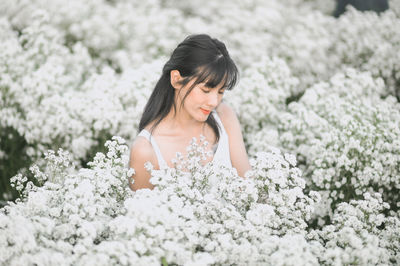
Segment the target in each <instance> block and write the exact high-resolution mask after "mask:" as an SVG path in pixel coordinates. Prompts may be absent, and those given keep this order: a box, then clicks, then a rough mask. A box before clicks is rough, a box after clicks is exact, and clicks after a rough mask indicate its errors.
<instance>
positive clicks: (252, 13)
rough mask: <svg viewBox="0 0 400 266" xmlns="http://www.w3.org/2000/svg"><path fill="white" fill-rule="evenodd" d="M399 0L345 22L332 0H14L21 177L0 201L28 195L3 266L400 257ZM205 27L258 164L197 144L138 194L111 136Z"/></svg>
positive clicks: (17, 210)
mask: <svg viewBox="0 0 400 266" xmlns="http://www.w3.org/2000/svg"><path fill="white" fill-rule="evenodd" d="M389 2H390V9H389V10H387V11H385V12H383V13H380V14H379V15H378V14H375V13H372V12H360V11H356V10H355V9H353V8H351V7H350V8H349V10H348V11H347V12H346V13H345V14H343V15H342V16H341V17H340V18H339V19H335V18H333V17H332V16H330V15H329V14H330V13H331V12H332V10H333V8H334V4H335V3H336V1H333V0H331V1H322V0H270V1H264V0H249V1H243V0H221V1H209V2H204V1H200V0H194V1H176V0H171V1H164V0H152V1H147V2H143V1H131V0H113V1H109V0H88V1H80V0H70V1H62V0H53V1H46V0H30V1H26V0H21V1H14V0H2V1H0V62H1V64H0V176H1V178H2V180H1V185H2V186H1V188H2V189H3V188H4V187H6V188H7V187H9V181H11V185H12V186H13V188H14V189H15V190H11V188H10V189H8V190H7V189H6V191H3V190H2V191H0V193H1V195H0V196H1V197H3V198H5V197H8V198H10V199H11V198H13V196H14V198H15V197H16V196H17V195H16V194H18V195H19V199H17V200H16V202H15V203H11V202H9V203H8V206H6V207H4V208H2V209H1V211H0V231H1V234H0V264H10V265H26V264H28V265H29V264H40V265H47V264H49V265H50V264H55V263H59V264H60V265H71V264H72V265H88V264H99V263H100V264H101V263H103V264H104V265H110V264H123V265H130V264H137V265H160V263H162V264H166V263H175V264H185V265H198V264H204V265H207V264H216V265H220V264H223V265H226V264H273V265H280V264H281V265H287V264H298V263H299V262H301V263H303V264H313V265H316V264H394V265H396V264H399V263H400V257H399V254H400V250H399V246H400V245H399V239H400V235H399V232H400V229H399V228H400V214H399V205H398V204H399V196H398V195H399V190H400V179H399V176H400V170H399V169H400V168H399V167H400V166H399V161H400V143H399V139H400V131H399V128H400V126H399V123H400V113H399V112H400V109H399V103H398V102H399V99H400V96H399V95H400V94H399V84H400V78H399V69H400V66H399V62H400V58H399V53H398V52H397V51H398V50H399V48H400V47H399V44H400V34H399V31H398V30H397V29H398V28H399V27H400V24H399V23H400V5H399V1H398V0H390V1H389ZM210 14H212V15H210ZM200 32H203V33H208V34H209V35H210V36H213V37H216V38H218V39H220V40H222V41H224V43H226V45H227V48H228V50H229V53H230V55H231V57H232V58H233V59H234V61H235V62H236V63H237V64H238V67H239V69H240V70H241V72H242V73H241V74H242V75H241V80H240V83H239V84H238V88H235V89H234V90H233V91H232V92H227V93H226V96H224V100H226V101H227V102H228V103H229V104H230V105H231V106H232V107H233V109H234V110H235V111H236V113H237V114H238V117H239V120H240V123H241V125H242V129H243V135H244V139H245V144H246V146H247V148H248V152H249V155H250V156H251V157H252V160H251V164H252V167H253V169H252V171H249V172H248V173H247V175H246V177H245V178H242V177H239V176H238V174H237V172H236V171H235V170H234V169H228V168H224V167H223V166H221V165H218V164H216V163H214V162H210V163H207V164H203V163H202V162H204V158H207V154H205V153H204V151H205V150H204V146H202V144H201V142H202V140H200V143H197V142H196V141H194V142H193V143H192V146H191V148H190V150H189V154H190V156H189V158H183V157H178V158H177V161H176V166H177V167H176V169H162V170H152V169H151V166H150V165H149V170H151V174H152V179H151V181H152V182H153V183H154V184H155V185H156V187H155V189H154V190H153V191H149V190H141V191H137V192H131V191H130V190H129V188H128V181H132V180H131V176H132V174H133V173H134V170H133V169H128V167H127V160H128V159H127V158H128V157H127V153H128V146H127V145H125V144H124V140H123V139H121V138H114V139H112V136H122V137H123V138H124V139H126V140H127V142H128V143H130V142H131V141H132V140H133V138H134V137H135V133H136V131H137V128H138V123H139V118H140V116H141V112H142V110H143V107H144V104H145V103H146V100H147V99H148V97H149V94H150V93H151V90H152V88H153V87H154V85H155V83H156V82H157V78H158V77H159V76H160V74H161V69H162V64H163V63H164V62H165V61H166V60H167V59H168V57H169V55H170V53H171V51H172V49H173V48H174V47H175V46H176V44H177V40H182V39H183V38H184V37H185V36H187V35H189V34H193V33H200ZM349 67H351V68H352V69H349ZM393 96H396V98H397V99H396V98H395V97H393ZM110 139H111V140H110ZM104 143H106V144H107V145H106V148H104V147H105V146H104ZM203 144H204V143H203ZM49 150H50V151H49ZM280 150H281V151H282V152H281V151H280ZM290 154H293V155H290ZM297 162H298V163H297ZM31 163H33V164H31ZM296 165H297V167H296ZM82 167H83V168H82ZM302 173H304V175H303V177H304V178H303V177H302ZM15 174H16V175H15ZM12 176H14V177H12ZM315 191H317V192H318V193H317V192H315ZM11 192H13V195H11V196H10V194H11ZM14 192H15V193H14ZM377 193H378V194H377ZM1 200H2V199H0V204H1V205H4V204H5V203H4V201H1ZM388 204H389V205H388ZM310 225H312V226H313V227H314V229H311V228H310V227H309V226H310Z"/></svg>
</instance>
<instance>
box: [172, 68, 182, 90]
mask: <svg viewBox="0 0 400 266" xmlns="http://www.w3.org/2000/svg"><path fill="white" fill-rule="evenodd" d="M170 77H171V85H172V87H174V88H175V89H179V88H180V87H181V84H180V81H181V79H182V77H181V73H179V70H171V72H170Z"/></svg>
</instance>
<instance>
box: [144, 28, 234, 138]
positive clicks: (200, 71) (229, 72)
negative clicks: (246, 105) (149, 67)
mask: <svg viewBox="0 0 400 266" xmlns="http://www.w3.org/2000/svg"><path fill="white" fill-rule="evenodd" d="M171 70H178V71H179V73H180V74H181V76H182V77H183V79H182V81H181V85H182V86H185V85H186V84H188V83H189V82H190V81H191V80H192V79H194V82H193V84H192V85H191V86H190V88H189V89H188V91H187V93H186V94H185V96H184V97H183V99H182V102H181V105H183V103H184V101H185V99H186V97H187V96H188V95H189V93H190V92H191V91H192V90H193V88H194V87H195V86H196V85H197V84H199V83H203V82H205V86H206V87H209V88H215V87H216V86H218V85H219V84H220V83H221V82H223V86H222V88H225V89H227V90H231V89H232V88H233V87H234V86H235V84H236V82H237V80H238V77H239V72H238V69H237V67H236V65H235V63H234V62H233V60H232V59H231V58H230V56H229V53H228V51H227V49H226V47H225V44H223V43H222V42H221V41H219V40H217V39H214V38H211V37H210V36H209V35H206V34H198V35H190V36H188V37H186V38H185V40H184V41H183V42H181V43H180V44H179V45H178V46H177V47H176V48H175V50H174V51H173V52H172V55H171V58H170V59H169V60H168V62H167V63H165V65H164V67H163V70H162V75H161V77H160V79H159V80H158V82H157V84H156V86H155V88H154V90H153V92H152V94H151V96H150V98H149V100H148V102H147V104H146V106H145V108H144V111H143V115H142V118H141V119H140V123H139V131H141V130H142V129H144V128H145V127H146V126H147V125H148V124H149V123H151V122H153V121H155V123H154V124H153V126H152V128H151V131H153V130H154V128H155V127H156V126H157V125H158V124H159V123H160V122H161V120H162V119H163V118H164V117H166V116H167V114H168V113H169V112H170V110H171V108H174V110H175V111H176V106H175V102H174V99H175V88H174V87H173V86H172V84H171V82H170V72H171ZM206 123H207V124H208V125H210V126H211V128H212V129H213V131H214V133H215V135H216V140H217V141H218V139H219V131H218V124H217V123H216V121H215V119H214V117H213V116H212V115H210V116H208V118H207V120H206Z"/></svg>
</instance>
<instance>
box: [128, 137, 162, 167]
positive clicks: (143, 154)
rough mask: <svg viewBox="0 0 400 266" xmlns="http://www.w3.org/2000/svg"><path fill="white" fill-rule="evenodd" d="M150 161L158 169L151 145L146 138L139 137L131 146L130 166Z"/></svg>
mask: <svg viewBox="0 0 400 266" xmlns="http://www.w3.org/2000/svg"><path fill="white" fill-rule="evenodd" d="M147 161H150V162H151V163H152V164H153V165H154V166H157V167H158V164H157V160H156V155H155V153H154V150H153V147H152V146H151V143H150V142H149V141H148V140H147V139H146V138H144V137H141V136H139V137H137V138H136V139H135V141H134V142H133V144H132V146H131V153H130V163H129V164H130V165H132V164H134V163H135V162H138V163H144V162H147Z"/></svg>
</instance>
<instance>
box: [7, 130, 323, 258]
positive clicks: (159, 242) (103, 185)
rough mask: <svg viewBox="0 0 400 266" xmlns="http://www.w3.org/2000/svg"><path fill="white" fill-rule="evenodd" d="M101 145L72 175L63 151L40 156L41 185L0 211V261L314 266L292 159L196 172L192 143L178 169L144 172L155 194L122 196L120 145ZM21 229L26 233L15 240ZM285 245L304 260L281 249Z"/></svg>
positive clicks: (126, 173) (265, 157)
mask: <svg viewBox="0 0 400 266" xmlns="http://www.w3.org/2000/svg"><path fill="white" fill-rule="evenodd" d="M106 146H107V148H108V152H107V153H105V154H103V153H98V154H97V155H96V157H95V158H94V160H93V162H91V163H89V166H90V168H87V169H85V168H82V169H80V170H79V171H77V172H73V171H67V170H68V167H69V166H70V163H69V160H68V157H66V154H65V153H63V152H61V151H60V152H59V155H58V156H56V155H55V154H54V153H52V152H50V153H49V155H48V157H49V161H53V163H51V164H50V165H49V167H48V168H49V169H51V171H47V172H46V173H44V172H40V171H39V170H36V172H35V174H36V176H38V177H40V178H42V180H45V179H46V181H44V184H43V185H42V186H39V187H37V186H36V187H35V189H31V188H28V187H25V190H26V197H24V198H21V200H20V201H18V202H17V203H11V204H10V205H9V206H6V207H4V208H3V209H2V212H1V213H0V221H1V222H0V225H1V227H0V230H1V232H2V234H1V239H2V241H0V243H1V245H2V246H1V250H2V252H3V253H4V254H2V255H3V256H1V262H2V263H6V264H10V265H17V264H21V263H22V264H27V263H28V264H29V263H38V264H44V265H47V264H49V263H50V261H49V259H50V258H53V256H54V257H55V258H54V259H55V260H56V261H58V260H61V258H63V257H66V258H67V259H66V261H64V262H63V263H62V264H76V263H77V264H79V265H81V264H82V265H84V264H85V263H91V262H93V261H94V260H97V259H101V260H102V261H103V262H104V263H113V264H116V263H120V264H140V263H149V264H157V263H158V264H159V263H160V261H162V260H165V261H167V262H168V263H177V264H186V263H188V262H192V263H193V264H196V263H199V262H201V263H202V264H234V263H244V264H248V263H265V262H267V263H268V262H272V261H277V260H278V259H279V258H280V257H281V256H282V255H283V254H285V253H288V252H289V253H293V254H294V255H295V256H296V257H298V258H302V259H304V260H305V261H307V260H311V261H313V262H314V263H315V262H317V260H318V256H319V255H318V253H316V252H317V247H318V246H316V243H317V242H312V243H308V242H307V241H306V239H305V234H306V230H305V229H306V221H307V220H308V219H309V218H310V215H311V213H312V210H313V205H314V204H315V202H316V201H318V198H319V197H318V194H316V193H310V196H307V195H306V194H304V193H303V189H304V185H305V181H304V180H303V179H302V178H301V173H300V171H299V169H298V168H296V166H295V165H296V160H295V158H294V157H293V156H290V155H288V154H285V155H282V154H281V153H280V152H279V151H278V150H273V151H271V152H264V153H261V154H259V155H258V156H257V158H255V159H254V160H253V161H252V165H253V170H252V171H250V172H248V173H247V175H246V177H245V178H243V177H240V176H238V175H237V173H236V171H235V170H234V169H228V168H226V167H224V166H222V165H218V164H215V163H214V162H210V163H207V164H206V165H203V164H202V155H204V149H203V146H202V145H198V144H197V143H196V142H195V141H194V142H193V143H192V145H191V146H190V151H191V152H190V153H189V155H188V158H186V159H182V160H181V161H180V162H181V163H184V164H185V165H186V169H185V170H188V171H187V172H183V171H182V170H179V169H175V168H166V169H161V170H151V174H152V178H151V182H153V183H154V185H155V189H154V190H148V189H142V190H138V191H137V192H131V191H129V188H128V186H127V181H128V179H129V178H130V176H131V175H132V174H133V172H132V169H128V168H127V167H126V163H127V161H128V156H127V154H128V153H127V151H128V146H127V145H126V144H125V142H124V140H123V139H121V138H118V137H114V138H113V141H109V142H107V143H106ZM55 165H58V166H59V168H58V169H59V170H60V171H54V170H55V169H54V166H55ZM49 173H51V177H52V179H51V180H50V178H49V177H50V174H49ZM43 176H46V177H47V178H43ZM22 181H23V180H22ZM22 223H24V224H25V227H24V228H26V231H23V232H19V234H18V235H15V231H16V230H18V227H19V226H22V225H21V224H22ZM279 236H282V238H279ZM291 240H293V241H296V243H299V244H301V245H302V250H306V253H305V254H303V251H302V252H300V250H299V249H298V248H297V249H293V248H289V246H290V243H291ZM319 248H322V247H319ZM276 251H278V254H275V252H276ZM47 253H51V254H52V256H50V257H45V254H47ZM228 254H229V256H228ZM307 254H312V255H313V257H311V258H306V255H307ZM250 255H251V256H250ZM270 258H272V259H270ZM292 259H293V258H288V261H287V262H290V261H291V260H292Z"/></svg>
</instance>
